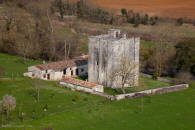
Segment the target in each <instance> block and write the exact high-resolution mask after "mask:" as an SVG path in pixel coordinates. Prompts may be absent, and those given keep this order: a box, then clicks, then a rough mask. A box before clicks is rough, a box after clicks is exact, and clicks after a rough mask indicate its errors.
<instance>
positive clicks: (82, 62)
mask: <svg viewBox="0 0 195 130" xmlns="http://www.w3.org/2000/svg"><path fill="white" fill-rule="evenodd" d="M87 58H88V56H81V57H78V58H75V59H72V60H64V61H58V62H52V63H48V64H41V65H36V66H31V67H28V72H27V73H24V76H28V77H32V78H38V79H42V80H53V81H59V80H61V79H62V77H63V76H64V75H66V76H84V75H87V74H88V64H87V63H88V59H87Z"/></svg>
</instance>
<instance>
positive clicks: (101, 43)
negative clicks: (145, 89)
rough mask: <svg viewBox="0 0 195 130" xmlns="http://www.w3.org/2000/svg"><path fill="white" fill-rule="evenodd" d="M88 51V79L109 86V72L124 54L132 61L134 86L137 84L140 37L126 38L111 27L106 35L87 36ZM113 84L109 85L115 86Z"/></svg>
mask: <svg viewBox="0 0 195 130" xmlns="http://www.w3.org/2000/svg"><path fill="white" fill-rule="evenodd" d="M88 46H89V49H88V50H89V52H88V55H89V57H88V80H89V82H94V83H99V84H102V85H104V86H105V87H109V86H110V75H111V72H112V71H113V70H114V69H116V68H118V67H119V65H120V61H121V56H122V55H123V56H125V57H126V58H127V60H128V61H130V62H134V63H135V64H136V66H135V71H134V72H135V77H134V81H133V82H134V83H133V84H134V86H138V79H139V46H140V38H139V37H136V38H134V37H133V38H127V37H126V35H125V34H123V35H121V34H120V30H117V29H112V30H109V31H108V34H106V35H99V36H91V37H89V45H88ZM117 86H119V85H117V84H114V85H113V86H110V87H117Z"/></svg>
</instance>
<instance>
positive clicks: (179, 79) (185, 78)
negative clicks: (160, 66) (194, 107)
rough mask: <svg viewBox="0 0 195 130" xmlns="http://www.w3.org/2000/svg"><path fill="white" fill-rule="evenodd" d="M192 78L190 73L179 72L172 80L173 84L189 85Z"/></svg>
mask: <svg viewBox="0 0 195 130" xmlns="http://www.w3.org/2000/svg"><path fill="white" fill-rule="evenodd" d="M193 79H194V77H193V75H192V74H191V73H190V72H179V73H178V74H177V75H176V79H175V80H174V83H175V84H187V83H190V81H191V80H193Z"/></svg>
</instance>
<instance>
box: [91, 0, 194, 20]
mask: <svg viewBox="0 0 195 130" xmlns="http://www.w3.org/2000/svg"><path fill="white" fill-rule="evenodd" d="M94 1H95V2H96V3H97V4H99V5H100V6H104V7H108V8H110V9H116V10H117V11H118V12H119V11H120V9H121V8H127V9H132V10H134V11H138V12H142V13H148V14H150V15H158V16H166V17H187V18H193V19H194V18H195V0H94Z"/></svg>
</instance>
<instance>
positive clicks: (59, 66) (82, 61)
mask: <svg viewBox="0 0 195 130" xmlns="http://www.w3.org/2000/svg"><path fill="white" fill-rule="evenodd" d="M87 59H88V58H86V57H78V58H75V59H72V60H63V61H57V62H51V63H48V64H41V65H36V66H35V67H37V68H38V69H40V70H48V69H51V70H56V71H58V70H63V69H65V68H67V67H73V66H81V65H87V63H88V60H87Z"/></svg>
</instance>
